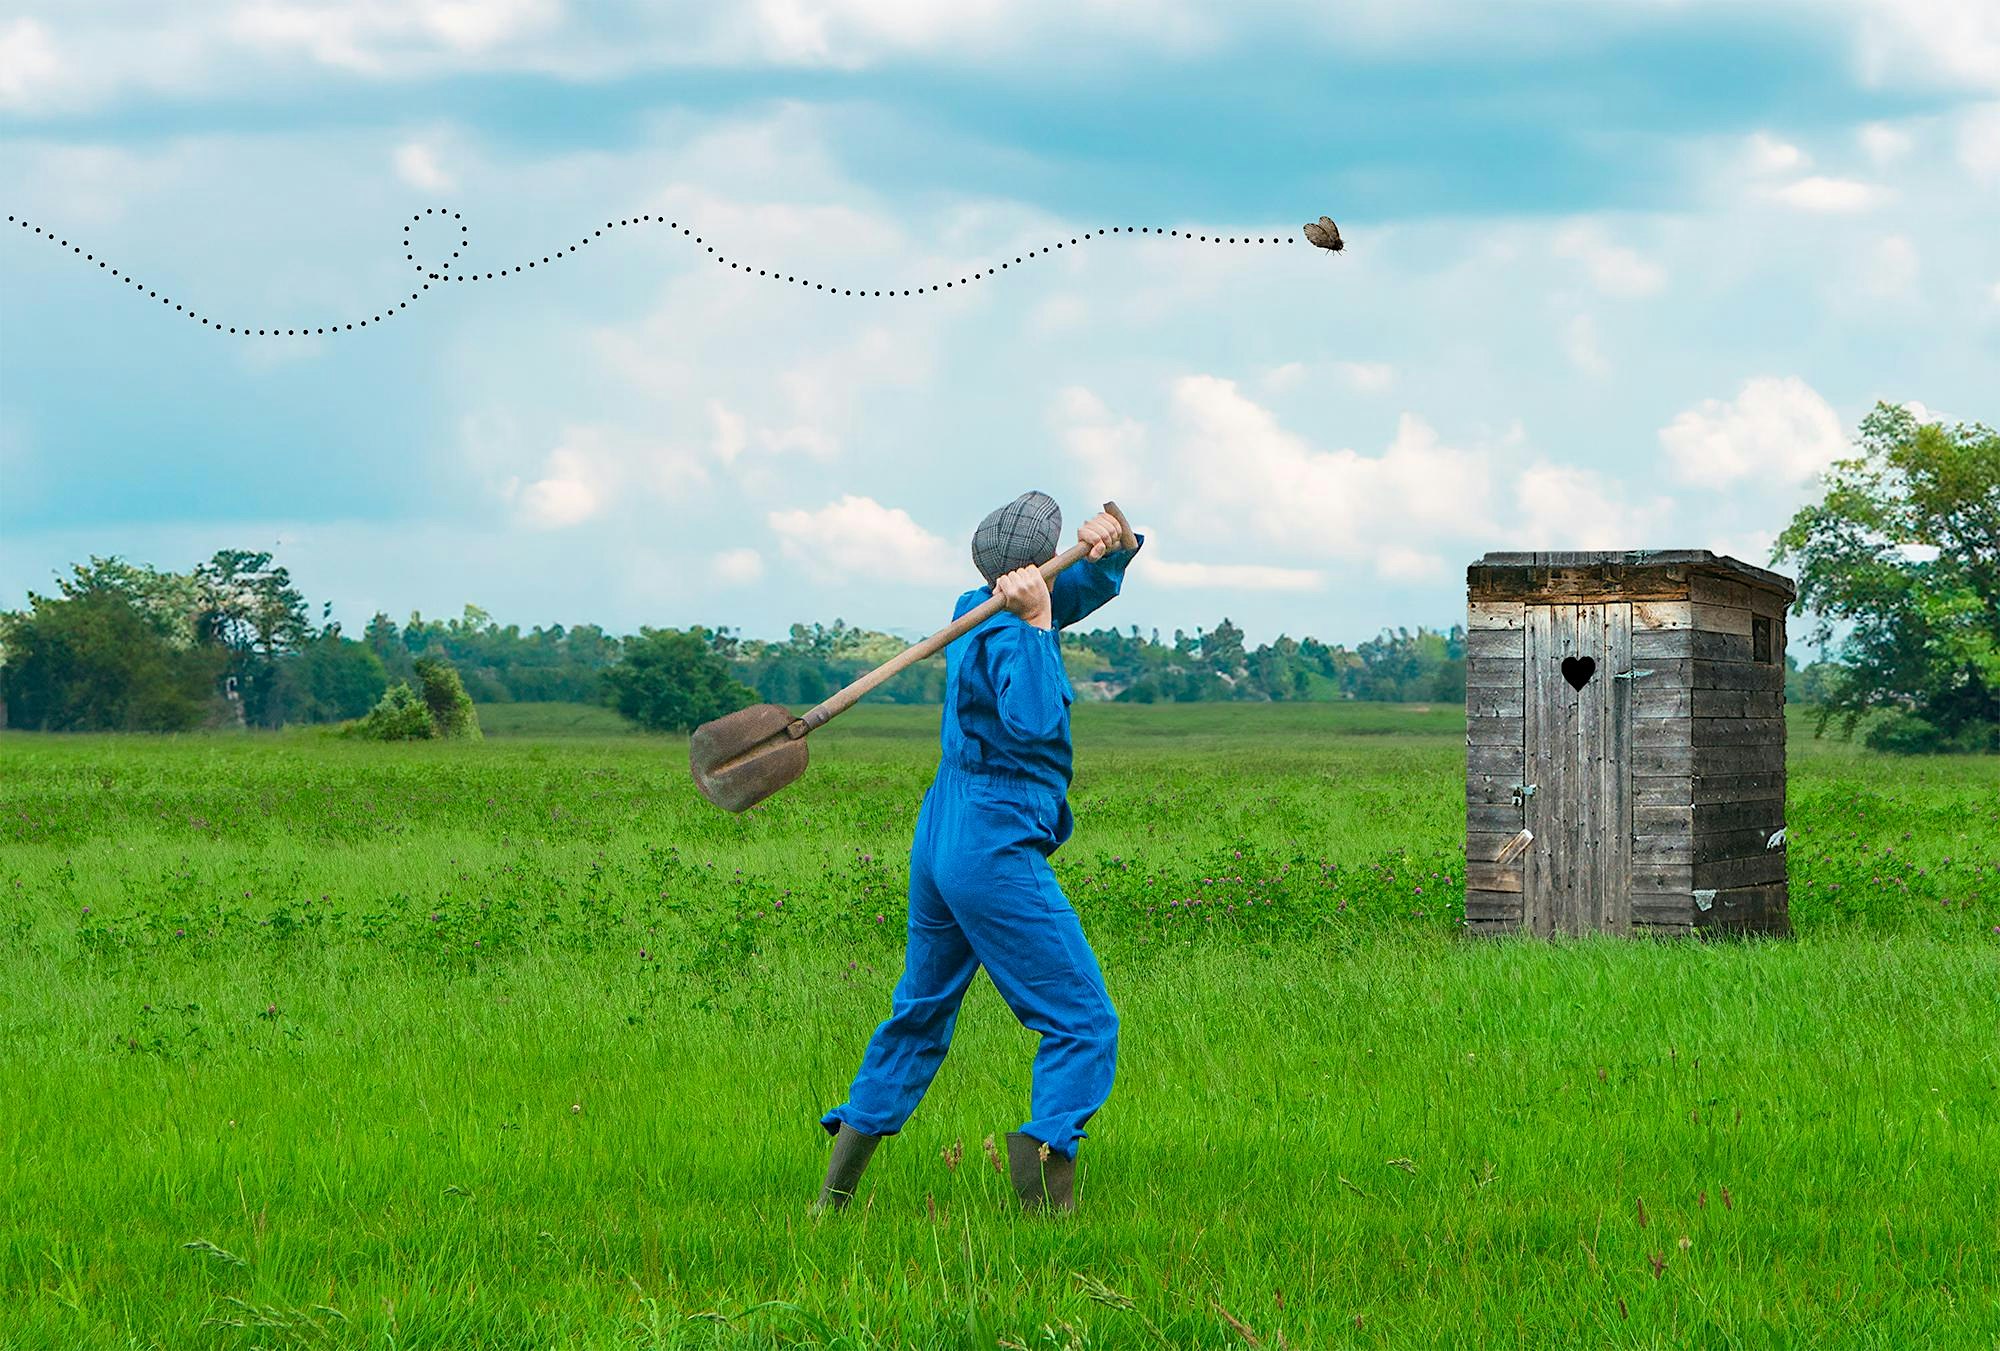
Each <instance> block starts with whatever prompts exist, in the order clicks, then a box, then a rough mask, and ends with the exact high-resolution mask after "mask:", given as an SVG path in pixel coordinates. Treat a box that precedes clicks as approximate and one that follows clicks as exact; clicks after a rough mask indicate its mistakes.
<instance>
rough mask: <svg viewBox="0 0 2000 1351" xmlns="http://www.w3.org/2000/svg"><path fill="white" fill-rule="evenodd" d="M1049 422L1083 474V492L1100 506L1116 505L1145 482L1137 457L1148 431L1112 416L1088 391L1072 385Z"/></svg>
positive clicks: (1058, 403)
mask: <svg viewBox="0 0 2000 1351" xmlns="http://www.w3.org/2000/svg"><path fill="white" fill-rule="evenodd" d="M1049 420H1050V422H1051V424H1052V425H1053V426H1054V427H1055V428H1056V434H1057V436H1058V438H1059V439H1060V440H1061V442H1062V446H1063V449H1064V450H1065V451H1067V452H1068V454H1069V458H1070V460H1071V461H1072V462H1073V463H1074V464H1075V465H1077V466H1078V467H1079V468H1080V469H1081V471H1082V477H1083V486H1084V490H1085V491H1086V492H1087V493H1088V494H1089V495H1090V496H1092V497H1094V498H1096V499H1097V500H1099V501H1110V500H1116V498H1117V497H1118V495H1119V494H1120V493H1130V492H1131V491H1132V490H1133V489H1134V488H1135V487H1136V486H1137V485H1139V484H1140V483H1143V482H1145V481H1146V479H1147V477H1148V475H1147V474H1146V473H1145V469H1144V466H1143V464H1142V462H1141V452H1142V451H1143V449H1144V447H1145V444H1146V429H1145V427H1144V426H1143V425H1142V424H1140V423H1139V422H1137V421H1135V420H1134V419H1132V418H1129V417H1127V418H1121V417H1117V416H1115V415H1113V413H1112V412H1111V410H1110V409H1109V408H1107V407H1106V406H1105V404H1104V400H1102V399H1100V398H1098V397H1097V395H1096V394H1094V393H1092V392H1091V391H1090V390H1088V389H1085V388H1084V387H1083V386H1081V385H1071V386H1069V387H1068V388H1066V389H1064V390H1063V391H1062V392H1061V393H1060V394H1058V395H1057V396H1056V402H1055V407H1054V409H1053V410H1051V413H1050V419H1049Z"/></svg>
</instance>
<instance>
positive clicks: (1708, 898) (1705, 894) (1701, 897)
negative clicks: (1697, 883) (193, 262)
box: [1694, 887, 1715, 910]
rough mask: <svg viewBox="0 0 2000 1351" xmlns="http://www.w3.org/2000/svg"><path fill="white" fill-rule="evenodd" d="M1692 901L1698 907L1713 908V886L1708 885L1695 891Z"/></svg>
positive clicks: (1703, 908)
mask: <svg viewBox="0 0 2000 1351" xmlns="http://www.w3.org/2000/svg"><path fill="white" fill-rule="evenodd" d="M1694 903H1695V906H1696V907H1697V908H1698V909H1702V910H1713V909H1715V888H1714V887H1708V888H1706V889H1704V890H1701V891H1697V892H1695V894H1694Z"/></svg>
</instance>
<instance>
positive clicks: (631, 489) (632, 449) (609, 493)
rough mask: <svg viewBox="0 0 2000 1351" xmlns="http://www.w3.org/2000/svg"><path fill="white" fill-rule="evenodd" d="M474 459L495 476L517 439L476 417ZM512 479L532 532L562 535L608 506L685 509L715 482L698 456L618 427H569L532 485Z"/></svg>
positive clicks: (506, 490) (471, 433) (512, 494)
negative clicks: (647, 502)
mask: <svg viewBox="0 0 2000 1351" xmlns="http://www.w3.org/2000/svg"><path fill="white" fill-rule="evenodd" d="M465 432H466V438H467V442H466V447H467V458H468V461H469V462H470V463H471V464H472V465H473V466H474V468H475V470H477V471H480V472H483V473H486V474H488V475H490V474H492V473H493V472H494V470H495V468H496V467H497V466H498V465H500V464H502V463H503V462H504V461H505V460H506V459H508V458H510V457H511V456H512V455H513V454H515V453H517V452H516V451H510V450H509V448H508V447H507V445H506V443H507V442H509V441H513V442H514V443H515V445H516V446H517V447H518V440H519V438H518V435H517V434H516V433H514V432H513V431H512V429H511V428H509V427H508V426H506V425H505V424H504V423H501V422H494V421H491V420H484V421H482V420H479V419H473V420H470V421H468V424H467V426H466V428H465ZM523 477H524V476H523V475H520V474H509V475H507V476H506V477H505V478H504V479H501V480H500V481H499V482H498V484H497V490H498V492H499V494H500V496H501V497H502V498H503V499H504V500H506V501H509V502H511V503H513V505H514V507H515V511H516V514H517V516H518V518H519V520H520V523H521V524H522V525H523V526H525V527H527V528H528V529H531V530H562V529H567V528H568V527H570V526H573V525H581V524H582V523H583V522H585V521H587V520H591V519H592V518H594V517H597V516H600V515H604V514H605V513H606V512H607V511H608V509H609V508H611V507H613V506H615V505H620V504H628V503H629V502H630V501H636V500H643V499H641V498H638V497H635V496H634V494H641V493H643V494H646V495H647V496H648V497H651V498H657V499H660V500H663V501H665V502H668V503H671V504H674V505H679V506H684V505H685V500H684V499H685V497H686V495H687V494H688V493H689V492H691V491H692V490H694V489H697V488H699V487H701V486H703V485H705V484H706V483H707V482H708V471H707V469H706V468H705V467H704V466H703V465H702V463H701V462H700V460H699V458H698V457H697V456H695V455H692V454H689V453H687V452H686V451H683V450H681V449H679V448H676V447H673V446H668V445H662V444H659V443H656V442H651V441H647V440H645V439H642V438H639V437H635V436H632V435H631V434H629V433H627V432H625V431H622V430H621V429H619V428H617V427H615V426H604V425H596V424H591V425H580V426H571V427H565V428H564V429H563V432H562V435H561V437H560V438H559V439H558V441H557V444H556V447H555V449H553V450H551V451H550V452H549V453H548V455H547V456H546V457H545V458H544V459H543V462H542V466H541V468H540V470H539V471H537V472H536V473H535V474H534V475H532V476H529V481H527V482H526V483H523V481H522V480H523Z"/></svg>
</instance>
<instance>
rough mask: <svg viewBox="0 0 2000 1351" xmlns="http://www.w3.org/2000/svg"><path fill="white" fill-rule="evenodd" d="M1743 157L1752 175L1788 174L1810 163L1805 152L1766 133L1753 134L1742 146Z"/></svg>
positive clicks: (1809, 158)
mask: <svg viewBox="0 0 2000 1351" xmlns="http://www.w3.org/2000/svg"><path fill="white" fill-rule="evenodd" d="M1743 157H1744V159H1745V160H1747V161H1748V162H1749V165H1750V169H1751V171H1752V172H1753V173H1760V174H1776V173H1788V172H1790V171H1791V170H1794V169H1803V168H1805V167H1806V165H1808V164H1810V163H1812V158H1811V157H1810V156H1809V155H1807V154H1806V152H1805V151H1803V150H1801V149H1799V148H1798V147H1797V146H1795V145H1793V144H1791V143H1790V142H1789V141H1781V140H1779V139H1778V138H1777V137H1775V136H1773V135H1771V134H1770V133H1769V132H1767V131H1759V132H1755V133H1753V134H1752V135H1751V136H1750V137H1749V138H1748V139H1747V140H1746V141H1745V142H1744V144H1743Z"/></svg>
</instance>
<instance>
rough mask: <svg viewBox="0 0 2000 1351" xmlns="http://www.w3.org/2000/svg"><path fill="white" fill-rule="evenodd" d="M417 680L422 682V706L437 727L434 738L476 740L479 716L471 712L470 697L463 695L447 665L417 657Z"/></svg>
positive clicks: (462, 686) (456, 679)
mask: <svg viewBox="0 0 2000 1351" xmlns="http://www.w3.org/2000/svg"><path fill="white" fill-rule="evenodd" d="M417 678H418V679H420V680H422V681H423V682H424V703H425V704H426V705H427V706H428V707H429V709H430V714H431V721H432V722H433V723H435V724H436V725H437V735H439V736H442V737H466V738H469V739H470V740H473V741H477V740H479V739H480V732H479V714H478V713H476V712H475V711H474V710H473V707H472V696H471V695H469V694H467V693H466V692H465V686H464V684H463V683H462V682H461V681H460V680H459V678H458V672H457V671H455V670H453V669H452V667H451V664H450V663H449V662H445V661H440V660H439V659H438V658H436V657H418V658H417Z"/></svg>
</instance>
